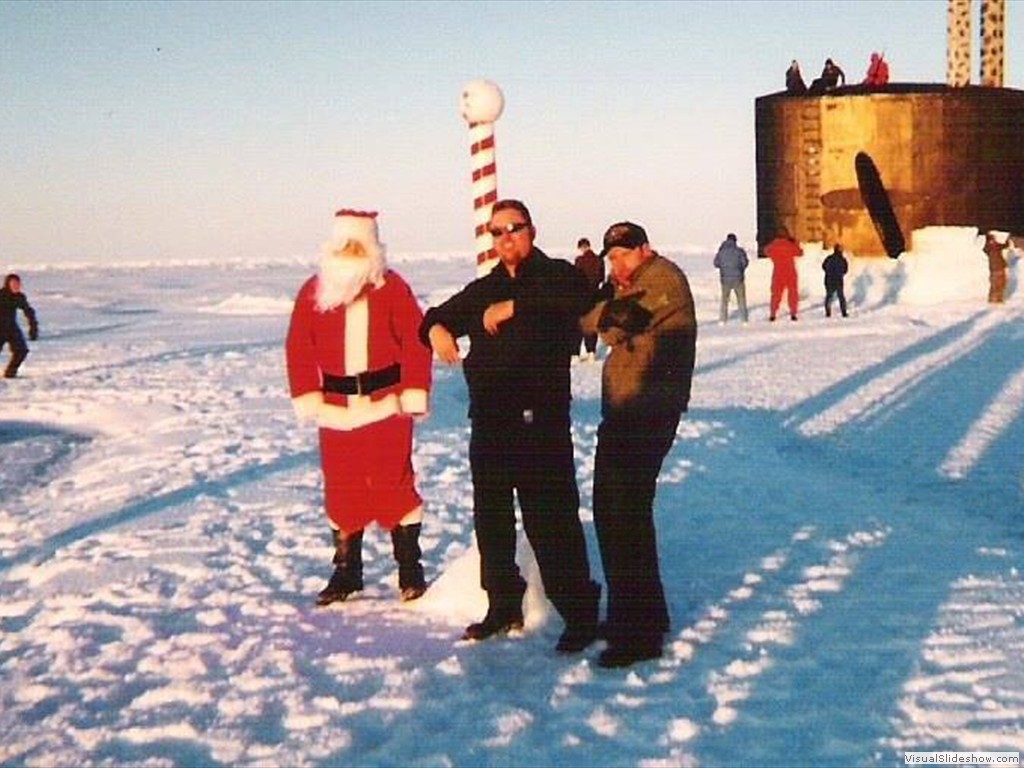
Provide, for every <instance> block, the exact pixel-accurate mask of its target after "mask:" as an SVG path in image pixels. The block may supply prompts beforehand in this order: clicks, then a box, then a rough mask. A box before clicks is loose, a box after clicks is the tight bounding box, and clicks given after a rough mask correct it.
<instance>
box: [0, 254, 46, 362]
mask: <svg viewBox="0 0 1024 768" xmlns="http://www.w3.org/2000/svg"><path fill="white" fill-rule="evenodd" d="M19 309H20V310H21V311H22V312H23V313H24V314H25V319H26V320H28V337H29V339H31V340H32V341H35V340H36V339H37V338H38V336H39V324H38V323H37V322H36V313H35V310H33V309H32V307H31V306H30V305H29V303H28V298H26V296H25V294H24V293H22V292H21V278H20V277H18V276H17V275H14V274H10V275H8V276H7V277H6V278H4V287H3V289H2V290H0V350H2V349H3V348H4V345H5V344H10V346H11V361H10V362H9V363H8V364H7V369H6V370H5V371H4V378H5V379H13V378H14V377H15V376H17V375H18V368H19V367H20V366H21V364H22V362H24V360H25V358H26V357H28V345H27V344H26V343H25V337H24V336H23V335H22V333H21V328H19V327H18V317H17V313H18V310H19Z"/></svg>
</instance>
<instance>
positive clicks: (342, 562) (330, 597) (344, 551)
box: [316, 529, 363, 605]
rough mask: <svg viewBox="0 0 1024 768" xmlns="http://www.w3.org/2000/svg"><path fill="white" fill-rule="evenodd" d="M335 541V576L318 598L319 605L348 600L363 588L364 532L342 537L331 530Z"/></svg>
mask: <svg viewBox="0 0 1024 768" xmlns="http://www.w3.org/2000/svg"><path fill="white" fill-rule="evenodd" d="M331 536H332V538H333V539H334V574H333V575H332V576H331V580H330V581H328V582H327V586H326V587H324V588H323V589H322V590H321V591H320V593H319V594H318V595H317V596H316V604H317V605H330V604H331V603H336V602H339V601H342V600H347V599H348V596H349V595H351V594H352V593H353V592H358V591H359V590H361V589H362V588H363V532H362V531H356V532H355V533H350V534H349V535H348V536H342V535H341V534H340V533H339V532H338V531H335V530H333V529H332V530H331Z"/></svg>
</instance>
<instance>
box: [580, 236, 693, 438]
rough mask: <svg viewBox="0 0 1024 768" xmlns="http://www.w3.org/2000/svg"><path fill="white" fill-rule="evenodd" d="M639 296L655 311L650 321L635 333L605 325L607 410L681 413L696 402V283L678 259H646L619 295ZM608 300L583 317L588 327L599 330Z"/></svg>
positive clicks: (616, 412)
mask: <svg viewBox="0 0 1024 768" xmlns="http://www.w3.org/2000/svg"><path fill="white" fill-rule="evenodd" d="M629 296H635V297H637V298H636V301H637V303H638V304H639V305H640V306H642V307H643V308H644V309H646V310H647V311H648V312H650V313H651V314H650V319H649V320H648V321H647V324H646V327H644V328H643V329H642V330H640V331H639V332H634V333H630V332H627V331H625V330H623V329H622V328H619V327H615V326H612V327H610V328H608V329H607V330H604V331H601V339H602V340H603V341H604V342H605V344H607V345H608V346H609V347H611V352H610V353H609V355H608V358H607V360H605V363H604V369H603V371H602V381H601V412H602V414H603V415H604V417H605V418H608V417H615V416H621V415H643V414H649V415H657V414H675V415H678V414H679V413H681V412H683V411H685V410H686V409H687V407H688V406H689V402H690V385H691V382H692V380H693V366H694V361H695V358H696V348H697V316H696V313H695V312H694V306H693V294H692V293H691V292H690V283H689V281H688V280H687V279H686V275H685V274H684V273H683V271H682V270H681V269H680V268H679V267H678V266H676V264H675V263H673V262H671V261H669V260H668V259H666V258H664V257H663V256H659V255H658V254H654V257H653V258H651V259H650V260H648V261H646V262H644V263H643V264H641V265H640V266H639V267H638V268H637V270H636V272H634V273H633V277H632V282H631V285H630V286H629V287H628V288H626V289H623V288H621V287H617V288H616V290H615V297H616V298H623V297H629ZM607 303H608V302H607V301H601V302H598V304H596V305H595V306H594V307H593V309H591V310H590V312H588V313H587V314H586V315H584V316H583V318H582V319H581V320H580V327H581V329H582V330H583V332H584V333H596V332H597V331H598V322H599V320H600V318H601V314H602V312H603V311H604V308H605V306H606V305H607Z"/></svg>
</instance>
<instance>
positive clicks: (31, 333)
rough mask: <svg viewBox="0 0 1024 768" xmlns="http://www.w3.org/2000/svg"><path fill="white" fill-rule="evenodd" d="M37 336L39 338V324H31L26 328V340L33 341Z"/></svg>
mask: <svg viewBox="0 0 1024 768" xmlns="http://www.w3.org/2000/svg"><path fill="white" fill-rule="evenodd" d="M38 338H39V326H38V325H33V326H32V327H30V328H29V329H28V340H29V341H35V340H36V339H38Z"/></svg>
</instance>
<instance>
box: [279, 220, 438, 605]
mask: <svg viewBox="0 0 1024 768" xmlns="http://www.w3.org/2000/svg"><path fill="white" fill-rule="evenodd" d="M422 319H423V313H422V311H421V309H420V307H419V304H418V303H417V301H416V297H415V296H414V295H413V293H412V290H411V289H410V288H409V286H408V284H407V283H406V282H405V281H404V280H403V279H402V277H401V276H400V275H399V274H398V273H397V272H394V271H392V270H389V269H387V267H386V264H385V258H384V246H383V245H382V244H381V243H380V241H379V238H378V231H377V214H376V212H368V211H355V210H350V209H343V210H340V211H338V212H337V214H335V219H334V228H333V231H332V233H331V238H330V240H328V242H327V243H325V244H324V247H323V254H322V257H321V263H320V270H319V272H318V273H317V274H316V275H314V276H313V277H311V278H310V279H309V280H307V281H306V283H305V284H304V285H303V286H302V288H301V289H300V290H299V294H298V296H297V298H296V299H295V306H294V308H293V310H292V317H291V324H290V326H289V328H288V338H287V341H286V345H285V352H286V358H287V364H288V383H289V386H290V389H291V396H292V404H293V405H294V406H295V410H296V413H297V414H298V416H299V418H300V419H301V420H303V421H313V422H315V423H316V424H317V425H318V426H319V428H320V458H321V466H322V469H323V475H324V506H325V508H326V511H327V517H328V519H329V521H330V525H331V531H332V538H333V541H334V546H335V552H334V565H335V570H334V574H333V576H332V577H331V579H330V582H329V583H328V585H327V587H326V588H325V589H324V590H322V591H321V592H320V593H319V595H318V598H317V602H318V603H319V604H320V605H327V604H329V603H333V602H335V601H339V600H345V599H346V598H348V596H349V595H351V594H352V593H353V592H356V591H358V590H360V589H362V588H363V561H362V538H363V529H364V528H365V527H366V525H367V524H368V523H371V522H377V524H378V525H381V526H383V527H385V528H388V529H389V530H390V531H391V540H392V544H393V546H394V555H395V560H396V561H397V562H398V584H399V589H400V591H401V597H402V599H403V600H413V599H415V598H417V597H419V596H420V595H422V594H423V593H424V591H425V590H426V582H425V581H424V577H423V567H422V565H421V563H420V557H421V551H420V547H419V533H420V526H421V521H422V516H423V505H422V500H421V499H420V496H419V494H418V493H417V492H416V487H415V476H414V473H413V468H412V428H413V421H412V418H411V417H413V416H416V415H422V414H425V413H426V411H427V396H428V392H429V389H430V366H431V352H430V349H429V348H428V347H426V346H424V345H423V343H422V342H421V341H420V340H419V336H418V330H419V325H420V322H421V320H422Z"/></svg>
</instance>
